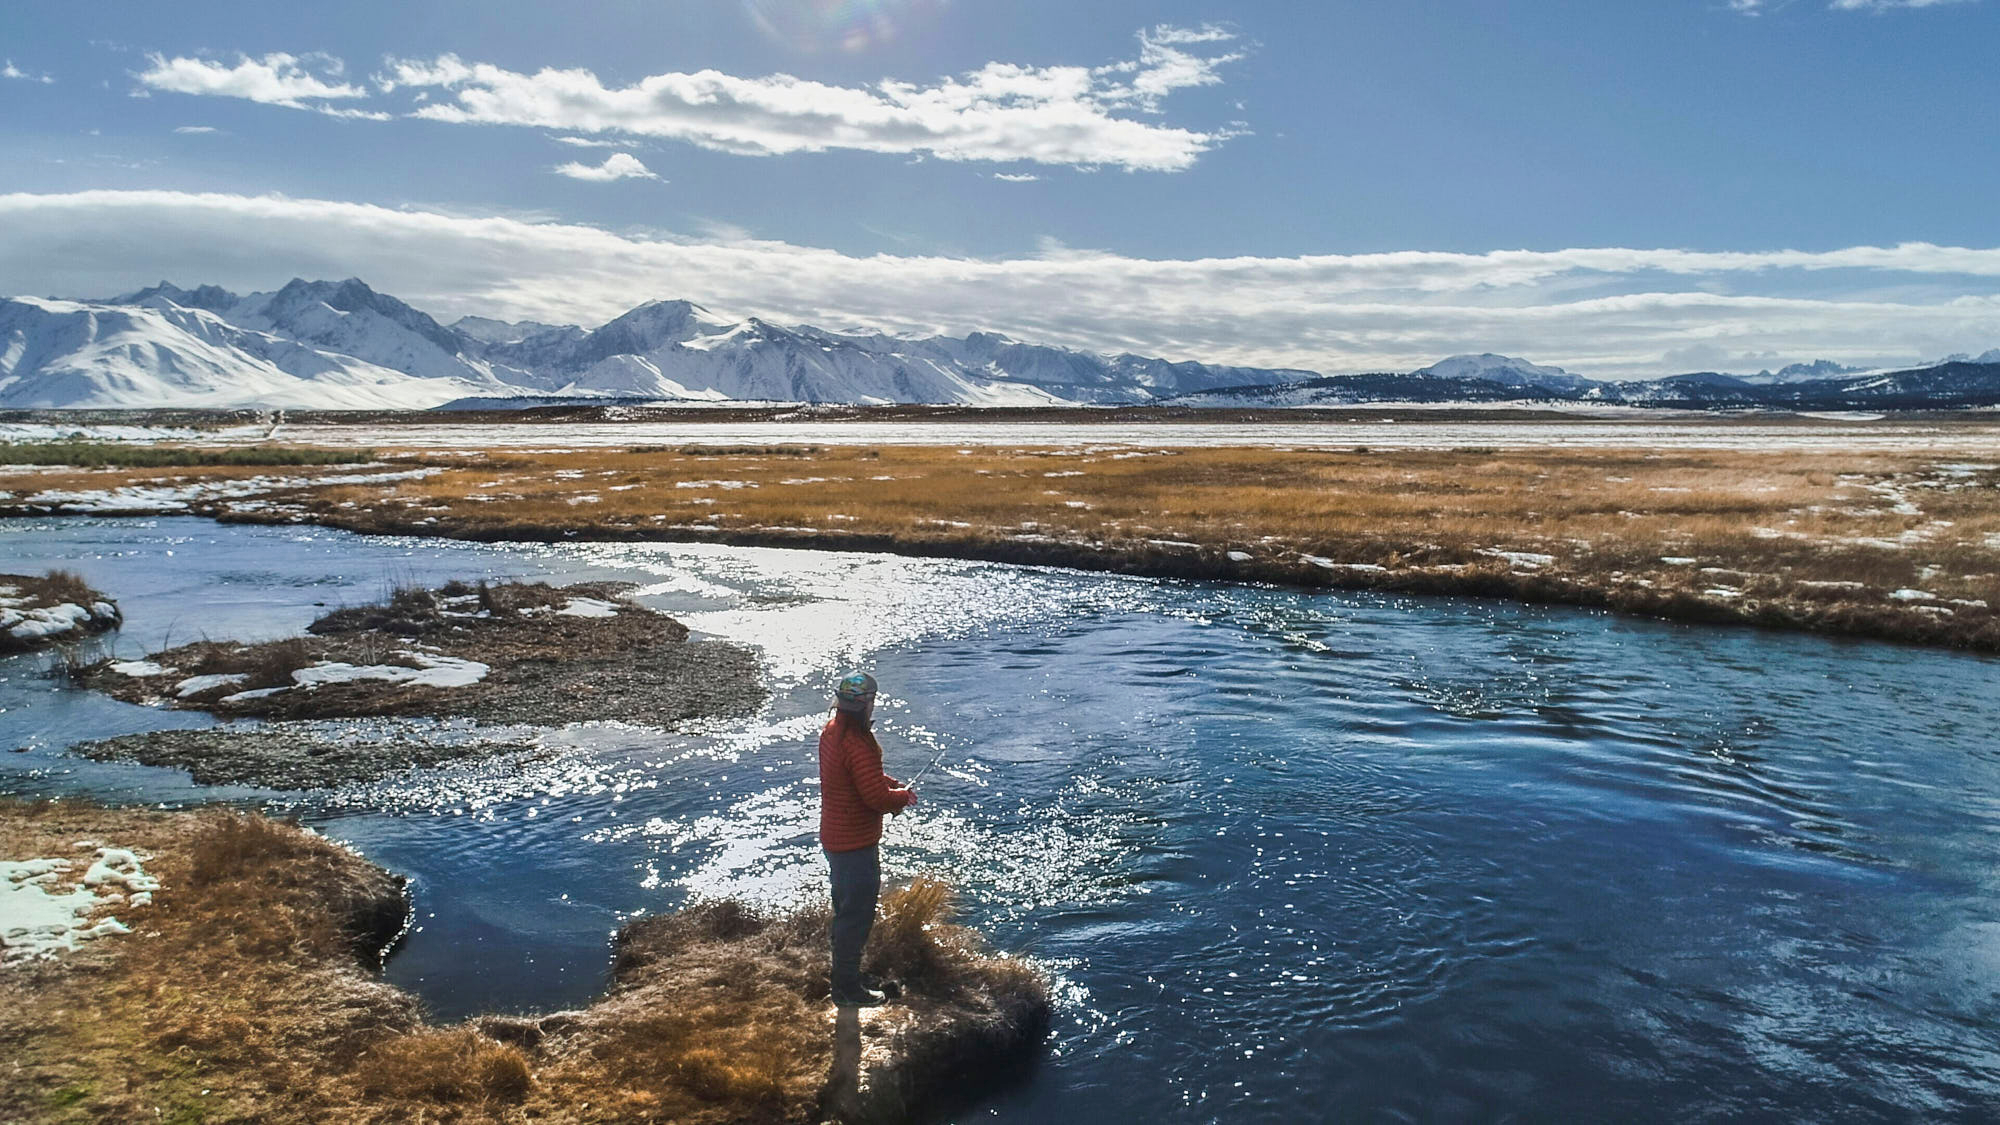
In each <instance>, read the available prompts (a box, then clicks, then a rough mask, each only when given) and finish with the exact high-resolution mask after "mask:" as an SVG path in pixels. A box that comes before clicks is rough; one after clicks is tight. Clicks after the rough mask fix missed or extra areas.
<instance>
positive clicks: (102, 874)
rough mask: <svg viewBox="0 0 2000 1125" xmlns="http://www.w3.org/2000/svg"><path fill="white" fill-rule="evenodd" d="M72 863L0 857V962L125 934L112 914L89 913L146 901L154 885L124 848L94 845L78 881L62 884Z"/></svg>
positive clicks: (126, 930)
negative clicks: (93, 854) (1, 948)
mask: <svg viewBox="0 0 2000 1125" xmlns="http://www.w3.org/2000/svg"><path fill="white" fill-rule="evenodd" d="M86 846H87V845H86ZM73 868H74V864H73V863H72V862H71V861H70V860H67V859H60V858H45V859H27V860H0V946H4V959H0V960H4V963H5V964H8V965H14V964H20V963H24V962H28V961H34V960H41V959H46V958H52V957H54V956H56V954H58V953H60V952H63V951H65V950H72V949H75V948H76V947H77V944H78V943H79V942H85V941H92V940H95V939H97V938H100V937H106V936H109V935H112V934H127V933H131V932H132V931H131V928H130V927H128V926H126V925H125V924H124V923H122V922H120V921H119V920H118V919H116V918H113V917H105V918H103V919H102V920H100V921H98V922H95V923H92V922H90V916H91V915H92V914H93V913H96V912H97V910H98V909H99V908H100V907H103V906H108V905H111V904H113V903H119V902H123V903H126V904H128V905H131V906H149V905H151V904H152V901H153V892H154V891H157V890H159V889H160V882H159V880H158V879H155V878H153V877H152V876H150V875H148V874H146V871H145V868H144V867H143V866H142V865H141V862H140V857H139V855H138V854H137V853H136V852H133V851H130V850H128V849H125V848H111V847H99V848H98V849H97V858H96V859H95V860H94V861H93V862H92V863H91V865H90V867H89V869H88V870H86V871H85V872H84V874H83V879H82V881H81V882H80V883H78V884H77V885H75V886H73V887H69V888H68V889H63V888H64V884H66V883H67V882H68V880H67V879H66V878H65V876H67V875H68V873H69V872H70V871H71V870H72V869H73Z"/></svg>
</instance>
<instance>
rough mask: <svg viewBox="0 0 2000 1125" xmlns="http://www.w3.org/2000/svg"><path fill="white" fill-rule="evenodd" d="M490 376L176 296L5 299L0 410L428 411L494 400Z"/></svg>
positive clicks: (0, 303)
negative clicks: (277, 327)
mask: <svg viewBox="0 0 2000 1125" xmlns="http://www.w3.org/2000/svg"><path fill="white" fill-rule="evenodd" d="M494 386H495V384H494V383H493V382H492V381H491V380H490V379H481V378H476V377H473V376H472V374H471V373H470V372H468V373H467V374H466V375H464V376H459V375H455V374H446V375H442V376H439V377H436V378H428V379H426V378H418V377H416V376H413V375H410V374H408V373H406V372H403V371H399V370H395V369H393V368H389V367H385V366H381V365H378V364H374V363H369V362H367V361H365V360H362V359H358V358H356V357H354V356H350V355H344V354H340V353H338V352H332V351H327V350H323V349H320V348H315V347H312V346H311V345H309V344H305V343H301V342H300V341H298V340H295V339H292V338H290V337H288V336H283V335H279V334H276V333H272V332H262V331H257V330H254V329H249V328H244V327H241V326H239V325H236V324H232V323H230V322H229V321H227V320H224V319H223V318H222V317H221V316H220V315H218V314H216V313H215V312H212V311H210V310H209V309H206V308H190V307H185V306H181V305H177V304H174V303H172V302H171V301H168V300H163V299H161V300H156V301H151V302H149V303H146V304H131V305H118V304H101V303H87V302H81V301H56V300H42V299H38V298H33V297H18V298H14V299H11V300H0V406H8V407H56V408H60V407H73V406H102V407H135V408H136V407H157V406H187V407H215V408H220V407H232V406H242V405H246V404H256V405H265V406H285V407H298V408H328V409H365V408H382V407H389V408H404V409H420V408H424V407H429V406H434V405H436V404H437V403H439V402H441V401H444V400H447V399H451V398H457V397H463V396H466V395H474V394H490V393H493V387H494Z"/></svg>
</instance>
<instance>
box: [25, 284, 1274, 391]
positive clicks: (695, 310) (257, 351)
mask: <svg viewBox="0 0 2000 1125" xmlns="http://www.w3.org/2000/svg"><path fill="white" fill-rule="evenodd" d="M1312 374H1313V373H1312V372H1310V371H1292V370H1281V369H1265V368H1255V367H1226V366H1217V365H1212V364H1203V363H1191V362H1182V363H1174V362H1169V361H1166V360H1162V359H1152V358H1148V357H1145V356H1137V355H1129V354H1125V355H1095V354H1091V353H1088V352H1081V351H1075V350H1072V349H1068V348H1058V347H1047V346H1041V345H1036V344H1025V343H1021V342H1019V341H1015V340H1011V339H1009V338H1007V337H1005V336H1001V335H998V334H995V333H991V332H975V333H973V334H971V335H969V336H964V337H952V336H926V337H910V336H893V335H888V334H885V333H879V332H876V333H870V332H845V333H843V332H830V331H826V330H824V329H819V328H812V327H784V326H781V325H777V324H772V323H770V322H768V321H765V320H760V319H757V318H754V317H752V318H750V319H747V320H740V321H739V320H730V319H727V318H725V317H721V316H717V315H716V314H714V313H712V312H710V311H709V310H707V309H705V308H703V307H701V306H700V305H696V304H693V303H690V302H688V301H652V302H648V303H647V304H643V305H640V306H639V307H637V308H635V309H633V310H631V311H630V312H628V313H626V314H624V315H623V316H620V317H618V318H617V319H615V320H612V321H610V322H608V323H606V324H603V325H600V326H598V327H597V328H594V329H589V330H586V329H583V328H580V327H576V326H573V325H546V324H536V323H522V324H508V323H506V322H503V321H496V320H490V319H486V318H480V317H468V318H466V319H464V320H461V321H459V322H457V323H455V324H451V325H444V324H440V323H438V322H437V321H436V320H434V319H432V318H431V317H430V316H429V315H427V314H425V313H423V312H420V311H419V310H417V309H415V308H412V307H411V306H410V305H408V304H406V303H404V302H403V301H400V300H398V299H397V298H395V297H392V296H389V295H388V294H385V293H378V292H376V291H375V290H373V289H371V288H369V287H368V286H367V285H366V284H364V283H362V282H361V281H359V280H355V279H352V278H350V279H348V280H346V281H338V282H329V281H305V280H294V281H292V282H290V283H289V284H287V285H285V286H284V287H283V288H281V289H278V290H276V291H273V292H269V293H252V294H250V295H248V296H238V295H236V294H234V293H231V292H228V291H227V290H223V289H220V288H217V287H215V286H212V285H204V286H201V287H199V288H196V289H182V288H179V287H178V286H175V285H172V284H169V283H166V282H162V283H160V284H159V285H155V286H152V287H150V288H147V289H142V290H139V291H138V292H136V293H128V294H125V295H124V296H121V297H114V298H111V299H108V300H101V301H68V300H56V299H44V298H34V297H16V298H12V299H5V300H0V407H16V408H62V407H167V406H174V407H223V406H244V405H257V406H282V407H294V408H326V409H342V408H359V407H372V408H397V407H401V408H427V407H435V406H439V405H442V404H445V403H450V402H455V401H461V400H474V401H483V400H506V399H514V398H538V397H548V396H552V395H558V396H574V397H584V398H591V397H599V398H618V399H668V400H681V401H696V402H699V401H726V400H751V401H775V402H840V403H889V402H948V403H970V404H978V405H996V406H997V405H1059V404H1064V403H1111V402H1140V401H1151V400H1153V399H1157V398H1160V397H1163V396H1169V395H1174V394H1183V393H1187V392H1191V391H1199V390H1207V389H1213V388H1216V387H1224V386H1243V385H1255V384H1261V383H1270V382H1280V381H1287V380H1294V379H1301V378H1308V377H1310V376H1311V375H1312Z"/></svg>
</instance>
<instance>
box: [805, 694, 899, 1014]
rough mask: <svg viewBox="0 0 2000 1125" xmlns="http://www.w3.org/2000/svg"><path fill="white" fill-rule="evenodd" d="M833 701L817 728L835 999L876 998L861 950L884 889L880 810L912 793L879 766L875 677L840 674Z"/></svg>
mask: <svg viewBox="0 0 2000 1125" xmlns="http://www.w3.org/2000/svg"><path fill="white" fill-rule="evenodd" d="M833 704H834V711H833V718H832V719H831V720H830V721H829V722H828V723H827V724H826V726H825V728H824V729H822V730H821V731H820V732H819V842H820V847H822V848H824V849H825V850H826V862H827V866H828V867H829V868H830V869H831V871H832V875H833V1002H834V1003H835V1004H839V1005H843V1006H863V1005H871V1004H880V1003H881V1002H882V1000H883V996H882V993H881V992H879V991H877V990H876V989H875V988H873V987H872V986H871V984H870V982H868V981H867V980H866V979H865V978H863V977H862V975H861V950H862V947H863V946H865V945H867V944H868V931H869V930H870V929H873V928H874V925H875V900H876V899H877V898H878V897H880V895H881V893H882V858H881V842H882V817H883V814H885V813H900V812H902V811H903V810H904V809H907V808H909V807H910V806H911V805H913V804H915V803H916V800H917V795H916V793H915V792H913V791H911V789H910V788H909V787H908V786H906V785H904V784H903V783H902V782H899V781H897V780H896V779H895V778H893V777H890V776H889V775H888V774H886V773H884V772H882V746H881V744H880V743H878V742H876V741H875V732H874V729H873V725H874V724H873V720H874V717H875V677H873V676H870V675H869V674H868V673H866V672H854V673H851V674H849V675H847V676H845V677H843V678H842V679H841V681H840V684H839V686H838V687H837V688H836V689H835V690H834V697H833Z"/></svg>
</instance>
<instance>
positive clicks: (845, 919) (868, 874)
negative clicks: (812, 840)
mask: <svg viewBox="0 0 2000 1125" xmlns="http://www.w3.org/2000/svg"><path fill="white" fill-rule="evenodd" d="M826 863H827V866H828V867H829V868H831V869H832V872H833V994H834V996H836V997H839V996H852V995H854V994H855V993H858V992H860V991H861V988H862V984H861V950H862V947H864V946H866V945H867V944H868V931H869V930H871V929H873V928H874V927H875V900H876V899H877V898H879V897H880V896H881V894H882V850H881V848H880V846H879V845H871V846H869V847H866V848H858V849H856V850H854V851H851V852H828V853H826Z"/></svg>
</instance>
